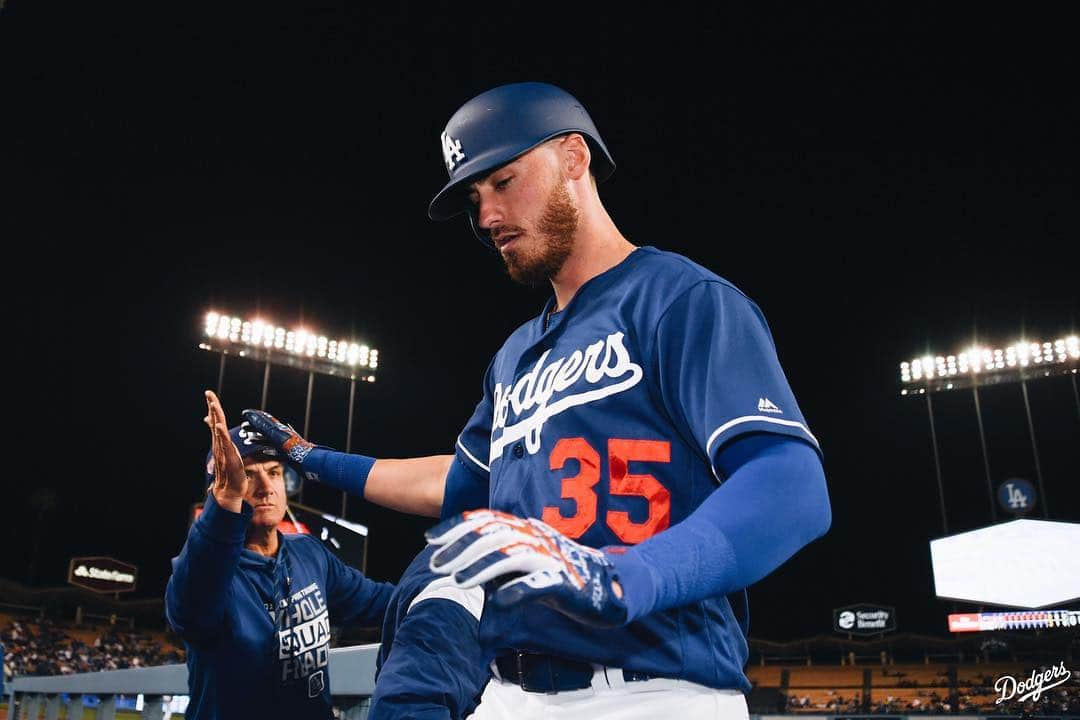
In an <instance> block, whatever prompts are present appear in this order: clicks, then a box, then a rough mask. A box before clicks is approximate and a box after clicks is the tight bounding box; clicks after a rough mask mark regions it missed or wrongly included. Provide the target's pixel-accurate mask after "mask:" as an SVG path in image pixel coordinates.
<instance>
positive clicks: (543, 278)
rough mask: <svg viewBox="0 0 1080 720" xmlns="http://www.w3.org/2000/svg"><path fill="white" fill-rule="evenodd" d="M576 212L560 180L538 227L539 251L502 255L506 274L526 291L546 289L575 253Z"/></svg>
mask: <svg viewBox="0 0 1080 720" xmlns="http://www.w3.org/2000/svg"><path fill="white" fill-rule="evenodd" d="M577 226H578V209H577V206H576V205H574V200H573V198H571V197H570V193H569V192H567V190H566V186H565V184H564V183H563V181H562V179H561V178H560V181H559V182H557V183H555V187H554V188H552V190H551V195H550V196H548V201H547V205H546V207H545V208H544V212H543V214H542V215H541V216H540V222H539V223H537V226H536V229H537V231H538V235H539V237H538V242H537V243H536V245H538V247H535V246H534V247H529V248H524V249H522V248H513V249H511V250H509V251H507V252H506V253H505V254H504V255H503V262H504V263H506V272H507V273H508V274H509V275H510V277H511V278H512V279H513V280H515V281H516V282H519V283H521V284H522V285H528V286H529V287H540V286H542V285H546V284H547V283H548V282H549V281H550V280H551V278H553V277H555V276H556V275H557V274H558V273H559V270H561V269H562V266H563V264H564V263H565V262H566V259H567V258H568V257H570V251H571V250H573V249H574V233H575V232H577Z"/></svg>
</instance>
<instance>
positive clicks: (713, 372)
mask: <svg viewBox="0 0 1080 720" xmlns="http://www.w3.org/2000/svg"><path fill="white" fill-rule="evenodd" d="M441 142H442V149H443V158H444V160H445V163H446V168H447V171H448V173H449V175H450V180H449V182H448V183H447V184H446V186H445V187H444V188H443V189H442V190H441V191H440V192H439V193H438V194H437V195H436V196H435V198H434V199H433V201H432V202H431V205H430V207H429V215H430V217H432V218H433V219H437V220H441V219H446V218H449V217H452V216H455V215H459V214H464V215H465V216H466V218H467V220H468V222H469V224H470V226H471V228H472V230H473V232H474V233H475V234H476V235H477V236H478V237H479V238H480V239H481V240H482V241H483V242H484V243H485V244H487V245H488V246H489V247H491V248H493V249H494V250H496V251H497V252H498V253H499V254H500V255H501V257H502V259H503V261H504V262H505V265H506V269H507V271H508V273H509V274H510V276H511V277H512V278H514V279H515V280H517V281H519V282H522V283H528V284H534V285H535V284H544V283H550V285H551V287H552V290H553V295H552V297H551V298H550V299H549V300H548V302H547V303H546V305H545V307H544V308H543V310H542V311H541V312H540V314H539V315H537V316H536V317H534V318H532V319H530V320H528V321H527V322H525V323H524V324H523V325H521V327H519V328H518V329H517V330H516V331H515V332H514V333H513V334H511V336H510V337H509V338H508V339H507V340H506V341H505V342H504V343H503V345H502V347H501V348H500V349H499V351H498V352H497V353H496V354H495V356H494V358H493V359H492V361H491V363H490V364H489V366H488V368H487V371H486V373H485V375H484V378H483V383H482V398H481V400H480V402H479V404H478V405H477V407H476V410H475V412H474V413H473V415H472V417H471V418H470V419H469V421H468V423H467V424H466V426H465V428H464V430H463V431H462V433H461V435H460V436H459V437H458V439H457V443H456V446H455V452H454V455H452V456H439V457H427V458H414V459H409V460H384V459H379V460H375V459H374V458H369V457H364V456H357V455H344V454H341V453H336V452H333V451H331V450H329V449H327V448H322V447H316V446H314V445H312V444H311V443H309V442H307V441H306V440H304V439H303V438H301V437H300V436H299V435H297V434H296V433H295V431H293V430H292V429H291V427H289V426H288V425H285V424H284V423H280V422H277V421H276V420H274V419H273V418H272V417H271V416H268V415H266V414H265V413H259V412H257V411H246V412H245V418H246V419H248V421H249V422H251V423H252V424H253V425H254V426H255V427H256V428H258V429H259V430H260V431H261V432H263V433H264V434H266V435H267V436H268V437H269V438H270V440H271V442H273V443H274V444H275V445H276V446H277V447H279V448H281V449H282V450H283V451H284V452H287V453H289V455H290V457H292V458H293V460H294V461H296V462H298V463H300V464H301V466H302V468H303V470H304V472H305V473H307V475H308V476H309V477H313V478H316V477H317V478H319V479H322V480H323V481H325V482H329V483H331V484H333V485H334V486H335V487H339V488H344V489H347V490H350V491H351V492H354V493H356V494H360V495H363V496H364V497H366V498H367V499H368V500H370V501H373V502H376V503H379V504H382V505H385V506H387V507H392V508H396V509H399V510H405V511H410V512H415V513H419V514H426V515H430V516H436V515H438V516H439V517H440V518H442V519H443V520H444V522H443V523H442V524H440V525H439V526H437V527H435V528H433V529H432V530H431V531H429V533H428V539H429V542H430V543H431V544H432V546H433V547H435V548H436V550H435V551H434V552H433V555H432V558H431V567H432V569H433V570H434V571H436V572H441V573H446V574H448V575H450V576H451V577H452V578H453V579H454V582H455V583H456V584H458V585H459V586H460V587H462V588H469V587H476V586H483V587H484V589H485V593H486V604H485V609H484V613H483V616H482V620H481V625H480V633H479V640H480V643H481V644H482V646H483V649H484V650H485V652H486V654H487V656H488V657H491V658H493V663H492V665H493V669H494V673H495V678H494V680H493V681H492V682H490V683H488V685H487V688H486V689H485V691H484V694H483V697H482V700H481V703H480V705H479V707H478V709H477V712H476V715H475V717H477V718H487V717H510V716H511V715H512V716H514V717H515V718H533V717H536V718H539V717H547V716H549V714H550V713H551V712H555V711H556V710H555V708H556V706H557V708H558V710H557V712H558V713H559V714H560V716H564V717H571V718H576V717H594V716H596V717H600V716H603V717H607V716H612V717H619V718H638V717H641V718H645V717H648V718H650V720H654V717H655V714H656V713H657V712H658V711H663V710H668V709H670V708H674V707H677V708H679V711H680V713H681V714H683V715H684V716H685V717H687V718H699V717H700V718H715V717H722V718H744V717H746V716H747V707H746V702H745V697H744V694H745V693H747V692H748V691H749V690H750V683H749V681H748V680H747V678H746V675H745V674H744V672H743V666H744V665H745V662H746V659H747V631H748V623H749V617H748V609H747V597H746V588H747V587H748V586H750V585H751V584H753V583H754V582H756V581H758V580H760V579H761V578H763V577H764V576H766V575H768V574H769V573H770V572H772V571H773V570H775V569H776V568H777V567H779V566H780V565H781V564H782V563H783V562H785V561H786V560H787V559H788V558H790V557H791V556H792V555H793V554H794V553H796V552H797V551H798V550H799V549H800V548H802V547H803V546H805V545H806V544H807V543H809V542H810V541H812V540H813V539H815V538H817V537H819V536H821V535H822V534H824V533H825V532H826V531H827V529H828V527H829V525H830V523H831V510H830V506H829V499H828V492H827V489H826V483H825V476H824V471H823V466H822V458H821V454H820V453H821V451H820V448H819V445H818V441H817V439H816V438H815V437H814V436H813V434H811V432H810V429H809V428H808V426H807V423H806V421H805V419H804V418H803V416H802V412H801V411H800V409H799V407H798V404H797V403H796V400H795V396H794V394H793V392H792V390H791V388H790V387H789V385H788V382H787V379H786V378H785V376H784V373H783V371H782V369H781V366H780V363H779V360H778V358H777V354H776V350H775V346H774V344H773V340H772V337H771V334H770V331H769V328H768V326H767V324H766V322H765V318H764V316H763V314H762V312H761V310H760V309H759V308H758V307H757V305H756V304H755V303H754V302H753V301H751V300H750V299H749V298H747V297H746V296H745V295H744V294H743V293H742V292H741V291H740V290H739V289H738V288H737V287H735V286H734V285H733V284H732V283H730V282H728V281H727V280H725V279H723V278H721V277H719V276H717V275H716V274H714V273H713V272H711V271H709V270H707V269H705V268H703V267H701V266H700V265H698V264H696V263H694V262H692V261H691V260H689V259H687V258H685V257H682V256H679V255H676V254H674V253H670V252H665V251H662V250H659V249H656V248H654V247H650V246H637V245H635V244H634V243H631V242H630V241H629V240H627V239H626V237H624V236H623V234H622V233H621V231H620V230H619V229H618V227H617V226H616V225H615V223H614V221H613V220H612V218H611V217H610V215H609V214H608V212H607V210H606V209H605V208H604V206H603V204H602V203H601V201H600V198H599V195H598V192H597V183H599V182H603V181H604V180H605V179H606V178H608V177H609V176H610V175H611V173H612V172H613V170H614V167H615V165H614V162H613V160H612V158H611V155H610V153H609V152H608V150H607V148H606V146H605V145H604V143H603V141H602V140H601V138H600V134H599V132H598V131H597V129H596V127H595V125H594V124H593V121H592V119H591V118H590V117H589V115H588V114H587V113H586V111H585V109H584V108H583V107H582V105H581V103H579V102H578V101H577V100H576V99H575V98H574V97H572V96H571V95H570V94H568V93H566V92H565V91H564V90H562V89H560V88H557V87H554V86H552V85H548V84H543V83H516V84H512V85H504V86H500V87H497V88H494V89H492V90H489V91H487V92H485V93H482V94H481V95H479V96H477V97H475V98H473V99H472V100H470V101H468V102H467V103H465V105H463V106H462V107H461V108H460V109H459V110H458V111H457V112H456V113H455V114H454V115H453V116H452V117H451V118H450V121H449V123H448V124H447V125H446V129H445V131H444V132H443V133H442V136H441ZM661 210H662V211H668V209H666V208H664V209H661ZM475 508H482V509H480V510H476V509H475Z"/></svg>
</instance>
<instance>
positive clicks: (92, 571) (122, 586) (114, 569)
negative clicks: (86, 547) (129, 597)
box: [68, 557, 139, 593]
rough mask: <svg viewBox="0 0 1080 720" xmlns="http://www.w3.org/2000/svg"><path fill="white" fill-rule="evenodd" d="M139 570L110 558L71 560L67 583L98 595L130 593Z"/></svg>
mask: <svg viewBox="0 0 1080 720" xmlns="http://www.w3.org/2000/svg"><path fill="white" fill-rule="evenodd" d="M138 573H139V570H138V568H136V567H135V566H134V565H130V564H128V563H126V562H120V561H119V560H117V559H115V558H110V557H81V558H71V563H70V564H69V565H68V582H69V583H70V584H72V585H77V586H79V587H82V588H86V589H87V590H93V591H94V592H99V593H115V592H131V591H132V590H134V589H135V578H136V577H137V576H138Z"/></svg>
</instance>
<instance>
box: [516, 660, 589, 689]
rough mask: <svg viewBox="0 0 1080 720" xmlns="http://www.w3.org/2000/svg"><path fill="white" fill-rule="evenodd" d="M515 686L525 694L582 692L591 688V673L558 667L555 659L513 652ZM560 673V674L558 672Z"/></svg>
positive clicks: (568, 667) (567, 667)
mask: <svg viewBox="0 0 1080 720" xmlns="http://www.w3.org/2000/svg"><path fill="white" fill-rule="evenodd" d="M514 654H515V664H516V666H517V684H518V685H520V686H521V689H522V690H524V691H525V692H532V693H546V694H554V693H559V692H566V691H570V690H584V689H586V688H589V687H591V686H592V675H593V671H592V668H591V666H590V669H589V671H588V672H587V673H582V674H581V675H580V677H579V676H578V673H577V671H576V669H575V668H573V667H570V666H569V665H568V664H567V665H566V667H563V666H562V665H560V664H559V663H558V661H557V659H556V658H554V657H552V656H549V655H543V654H537V653H529V652H524V651H520V650H518V651H515V653H514ZM560 671H562V672H560Z"/></svg>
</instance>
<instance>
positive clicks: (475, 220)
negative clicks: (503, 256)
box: [465, 205, 495, 250]
mask: <svg viewBox="0 0 1080 720" xmlns="http://www.w3.org/2000/svg"><path fill="white" fill-rule="evenodd" d="M477 213H478V210H477V208H476V206H475V205H474V206H472V207H470V208H469V209H468V210H467V211H466V212H465V217H467V218H468V219H469V227H470V228H472V231H473V235H475V236H476V237H477V238H479V240H480V242H482V243H484V245H485V246H487V248H488V249H489V250H495V243H494V242H492V241H491V233H489V232H488V231H487V230H485V229H484V228H482V227H480V218H479V216H478V214H477Z"/></svg>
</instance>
